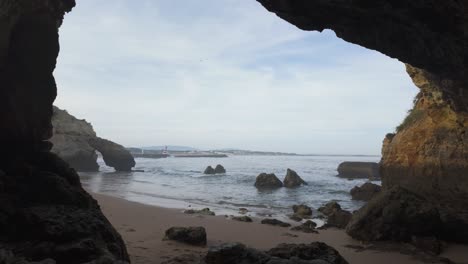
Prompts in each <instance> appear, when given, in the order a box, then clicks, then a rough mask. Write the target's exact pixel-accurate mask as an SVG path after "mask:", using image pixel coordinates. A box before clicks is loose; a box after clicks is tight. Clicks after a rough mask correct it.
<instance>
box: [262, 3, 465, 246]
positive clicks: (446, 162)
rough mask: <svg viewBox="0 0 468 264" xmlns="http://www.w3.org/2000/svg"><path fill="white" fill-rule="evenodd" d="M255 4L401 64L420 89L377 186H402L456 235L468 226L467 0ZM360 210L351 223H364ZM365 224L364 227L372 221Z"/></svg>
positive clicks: (390, 141) (388, 146)
mask: <svg viewBox="0 0 468 264" xmlns="http://www.w3.org/2000/svg"><path fill="white" fill-rule="evenodd" d="M257 1H258V2H260V3H261V4H262V5H263V6H264V7H266V8H267V9H268V10H269V11H271V12H274V13H276V14H277V15H278V16H279V17H281V18H283V19H284V20H286V21H288V22H290V23H292V24H294V25H296V26H297V27H299V28H300V29H303V30H318V31H322V30H324V29H331V30H333V31H335V32H336V35H337V36H338V37H339V38H342V39H344V40H345V41H348V42H352V43H355V44H358V45H361V46H363V47H366V48H369V49H374V50H377V51H380V52H382V53H384V54H386V55H388V56H390V57H392V58H396V59H399V60H400V61H402V62H404V63H406V65H407V72H408V74H409V75H410V77H411V79H412V80H413V82H414V84H415V85H416V86H417V87H418V88H419V89H420V93H419V94H418V96H417V97H416V99H415V104H414V108H413V109H412V110H411V113H410V114H409V116H408V118H406V119H405V121H403V123H402V124H401V125H400V126H399V127H398V128H397V131H396V133H392V134H388V135H387V136H386V137H385V139H384V142H383V148H382V161H381V174H382V181H383V187H384V190H390V189H391V188H393V187H395V186H402V187H404V188H405V189H408V190H410V191H412V192H414V193H417V194H418V195H421V197H424V199H427V200H429V201H430V202H433V203H434V204H435V205H436V207H437V208H438V209H437V210H439V213H440V217H441V223H442V224H443V225H445V227H449V226H453V227H454V228H453V230H451V231H450V232H449V233H451V234H452V235H453V236H452V237H453V238H454V239H455V240H460V239H459V238H456V233H457V230H455V229H459V230H460V229H464V230H468V209H466V208H468V131H467V130H468V1H467V0H427V1H406V0H295V1H287V0H257ZM376 206H377V207H379V206H382V207H385V206H386V205H385V204H384V203H381V204H378V205H376ZM379 210H380V209H379ZM368 211H369V210H368ZM380 211H385V210H380ZM360 215H361V217H360V219H354V220H355V221H354V222H355V223H358V222H359V221H362V223H364V222H365V221H366V218H367V216H366V214H365V213H360ZM357 218H359V217H357ZM378 218H379V216H377V217H375V219H378ZM455 218H456V220H453V219H455ZM367 219H368V218H367ZM379 219H380V218H379ZM367 224H368V225H367ZM367 224H366V225H362V226H363V229H364V228H366V226H374V225H373V223H369V222H368V223H367ZM399 224H402V225H404V224H405V223H399ZM356 226H357V225H354V227H356ZM455 226H456V228H455ZM353 231H356V229H355V230H353ZM359 232H360V231H359V230H357V231H356V232H354V234H357V233H359ZM375 238H376V237H369V239H370V240H371V239H375ZM387 238H388V239H392V237H391V236H390V237H387ZM450 238H451V237H448V239H450Z"/></svg>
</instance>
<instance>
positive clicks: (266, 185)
mask: <svg viewBox="0 0 468 264" xmlns="http://www.w3.org/2000/svg"><path fill="white" fill-rule="evenodd" d="M255 187H257V188H258V189H274V188H281V187H283V183H282V182H281V181H280V180H279V179H278V177H276V175H275V174H273V173H271V174H266V173H261V174H260V175H258V176H257V179H256V180H255Z"/></svg>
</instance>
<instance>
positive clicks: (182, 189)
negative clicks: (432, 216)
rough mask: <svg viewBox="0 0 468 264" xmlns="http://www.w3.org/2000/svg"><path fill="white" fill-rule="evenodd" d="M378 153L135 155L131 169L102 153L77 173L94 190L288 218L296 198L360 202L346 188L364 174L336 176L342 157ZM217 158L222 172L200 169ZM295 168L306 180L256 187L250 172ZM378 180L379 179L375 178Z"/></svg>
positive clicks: (347, 205)
mask: <svg viewBox="0 0 468 264" xmlns="http://www.w3.org/2000/svg"><path fill="white" fill-rule="evenodd" d="M379 160H380V157H377V156H375V157H374V156H372V157H369V156H229V157H228V158H164V159H146V158H137V159H136V163H137V165H136V167H135V169H136V170H144V172H114V171H113V169H112V168H109V167H106V166H105V164H104V162H103V161H102V159H100V160H99V161H98V162H99V164H100V165H101V171H100V172H95V173H80V178H81V182H82V184H83V186H84V187H85V188H86V189H88V190H90V191H92V192H96V193H101V194H106V195H111V196H116V197H120V198H123V199H126V200H129V201H135V202H139V203H143V204H149V205H156V206H161V207H168V208H179V209H187V208H189V207H190V208H195V209H202V208H205V207H209V208H210V209H211V210H212V211H214V212H215V213H216V214H217V215H222V214H227V215H231V214H232V215H238V211H239V208H247V209H248V210H249V215H251V216H256V217H265V216H268V217H276V218H278V219H287V217H286V216H287V215H288V214H291V213H292V209H291V207H292V206H293V205H295V204H306V205H308V206H310V207H312V208H313V209H317V208H319V207H320V206H322V205H323V204H325V203H326V202H328V201H331V200H336V201H338V202H339V203H340V204H341V206H342V207H343V208H344V209H346V210H350V211H353V210H356V209H359V208H360V207H361V206H362V205H363V202H360V201H353V200H351V196H350V194H349V191H350V190H351V189H352V188H353V187H354V186H356V185H361V184H363V183H365V182H366V179H357V180H348V179H343V178H339V177H337V176H336V175H337V171H336V168H337V167H338V165H339V164H340V163H341V162H343V161H372V162H378V161H379ZM217 164H221V165H223V166H224V167H225V169H226V171H227V172H226V174H216V175H204V174H203V171H204V170H205V168H206V167H207V166H208V165H211V166H213V167H214V166H216V165H217ZM288 168H290V169H292V170H295V171H296V172H297V173H298V174H299V176H301V178H303V179H304V180H305V181H306V182H307V183H308V185H307V186H301V187H299V188H295V189H288V188H280V189H276V190H257V189H256V188H255V187H254V183H255V178H256V176H257V175H258V174H260V173H262V172H266V173H275V174H276V176H277V177H278V178H279V179H280V180H283V178H284V176H285V175H286V170H287V169H288ZM378 184H380V183H378Z"/></svg>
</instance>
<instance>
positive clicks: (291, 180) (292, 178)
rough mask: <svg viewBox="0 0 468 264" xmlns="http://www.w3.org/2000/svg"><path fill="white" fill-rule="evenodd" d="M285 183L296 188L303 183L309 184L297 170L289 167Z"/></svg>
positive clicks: (287, 186)
mask: <svg viewBox="0 0 468 264" xmlns="http://www.w3.org/2000/svg"><path fill="white" fill-rule="evenodd" d="M283 185H284V187H286V188H295V187H299V186H301V185H307V182H305V181H304V180H303V179H302V178H301V177H299V175H297V173H296V172H295V171H293V170H291V169H288V170H287V172H286V176H285V177H284V180H283Z"/></svg>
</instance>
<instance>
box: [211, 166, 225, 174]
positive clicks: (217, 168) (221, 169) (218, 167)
mask: <svg viewBox="0 0 468 264" xmlns="http://www.w3.org/2000/svg"><path fill="white" fill-rule="evenodd" d="M214 171H215V173H216V174H218V173H226V169H225V168H224V167H223V166H222V165H220V164H218V165H216V168H215V169H214Z"/></svg>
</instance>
